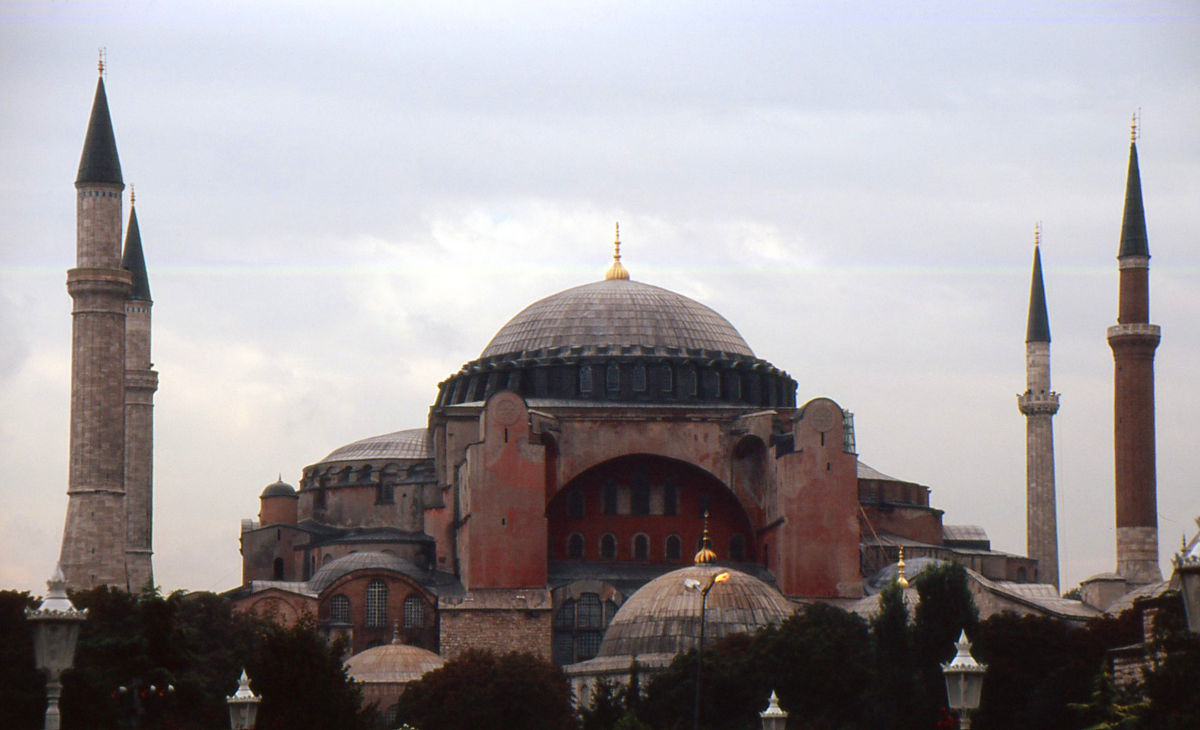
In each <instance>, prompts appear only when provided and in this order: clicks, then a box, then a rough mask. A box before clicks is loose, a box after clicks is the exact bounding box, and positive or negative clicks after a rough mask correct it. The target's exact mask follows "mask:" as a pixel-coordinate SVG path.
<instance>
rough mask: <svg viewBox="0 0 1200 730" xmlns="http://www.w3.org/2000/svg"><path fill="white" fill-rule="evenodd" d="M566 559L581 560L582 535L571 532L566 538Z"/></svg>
mask: <svg viewBox="0 0 1200 730" xmlns="http://www.w3.org/2000/svg"><path fill="white" fill-rule="evenodd" d="M567 557H568V558H571V559H572V560H583V535H580V534H579V533H578V532H572V533H571V535H570V537H568V538H567Z"/></svg>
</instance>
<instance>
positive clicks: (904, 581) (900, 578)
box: [896, 545, 908, 588]
mask: <svg viewBox="0 0 1200 730" xmlns="http://www.w3.org/2000/svg"><path fill="white" fill-rule="evenodd" d="M896 570H897V571H899V573H898V575H897V576H896V584H897V585H899V586H900V587H901V588H908V578H905V577H904V546H903V545H901V546H900V561H899V562H897V563H896Z"/></svg>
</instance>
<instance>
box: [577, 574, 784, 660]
mask: <svg viewBox="0 0 1200 730" xmlns="http://www.w3.org/2000/svg"><path fill="white" fill-rule="evenodd" d="M721 572H728V573H729V579H728V580H726V581H724V582H722V583H718V584H717V585H715V586H714V587H713V589H712V590H711V591H710V592H709V594H708V609H707V611H706V614H705V634H706V635H707V636H710V637H712V638H713V639H718V638H720V637H722V636H728V635H730V634H737V633H749V632H754V631H757V630H758V629H760V628H762V627H764V626H767V625H770V624H776V623H779V622H781V621H783V620H784V619H786V618H787V617H788V616H791V615H792V613H793V612H794V611H795V607H794V606H793V605H792V604H791V603H789V602H788V600H787V599H786V598H784V597H783V594H781V593H780V592H779V591H778V590H776V589H775V588H774V587H772V586H770V585H767V584H766V583H764V582H763V581H761V580H759V579H758V578H755V577H754V576H752V575H748V574H746V573H743V572H741V571H740V570H732V569H730V568H723V567H719V566H715V565H692V566H689V567H687V568H680V569H679V570H673V571H671V572H670V573H667V574H666V575H661V576H659V577H658V578H655V579H654V580H652V581H650V582H649V583H647V584H646V585H644V586H642V587H641V588H639V589H638V590H637V592H635V593H634V594H633V595H632V596H630V597H629V599H628V600H626V601H625V603H624V604H622V605H621V608H620V610H618V611H617V615H616V616H614V617H613V620H612V623H611V624H609V627H608V631H606V632H605V634H604V641H603V642H602V643H601V644H600V656H602V657H605V656H635V655H637V656H644V655H649V654H677V653H679V652H681V651H687V650H688V649H691V648H693V647H694V646H695V645H696V643H697V640H698V638H697V637H699V635H700V593H699V591H696V590H692V589H690V588H688V587H687V582H688V581H689V579H690V580H693V581H698V582H699V583H700V584H701V585H703V584H706V583H707V582H708V581H709V580H710V579H711V578H712V577H713V576H714V575H716V574H718V573H721Z"/></svg>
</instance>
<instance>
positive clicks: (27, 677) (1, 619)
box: [0, 591, 46, 730]
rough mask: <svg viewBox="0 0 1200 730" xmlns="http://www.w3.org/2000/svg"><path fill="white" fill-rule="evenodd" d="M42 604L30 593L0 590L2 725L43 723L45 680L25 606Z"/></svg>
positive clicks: (20, 728)
mask: <svg viewBox="0 0 1200 730" xmlns="http://www.w3.org/2000/svg"><path fill="white" fill-rule="evenodd" d="M39 603H40V601H38V600H37V599H35V598H32V597H31V596H30V595H29V594H28V593H26V592H24V591H21V592H17V591H0V727H3V728H12V729H13V730H26V729H29V730H32V729H33V728H40V727H41V726H42V713H43V712H44V711H45V706H46V704H45V703H46V691H45V690H46V685H45V681H44V679H43V677H42V675H40V674H39V673H38V672H37V671H36V669H35V668H34V659H33V633H32V631H31V630H30V626H29V623H28V622H27V621H26V620H25V609H27V608H36V607H37V605H38V604H39Z"/></svg>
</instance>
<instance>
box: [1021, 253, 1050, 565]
mask: <svg viewBox="0 0 1200 730" xmlns="http://www.w3.org/2000/svg"><path fill="white" fill-rule="evenodd" d="M1039 238H1040V230H1035V233H1034V244H1033V281H1032V283H1030V285H1029V320H1028V323H1027V324H1026V326H1025V392H1024V393H1022V394H1021V395H1019V396H1017V406H1018V407H1019V408H1020V409H1021V413H1024V414H1025V534H1026V548H1025V549H1026V550H1027V551H1028V553H1029V557H1031V558H1035V559H1037V561H1038V572H1037V581H1038V582H1039V583H1050V584H1052V585H1054V587H1055V588H1058V518H1057V515H1056V512H1055V494H1054V424H1053V422H1052V419H1053V418H1054V414H1055V413H1057V412H1058V393H1055V392H1054V391H1052V390H1050V318H1049V316H1047V314H1046V288H1045V286H1044V285H1043V284H1042V253H1041V249H1040V246H1039V243H1040V241H1039Z"/></svg>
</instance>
